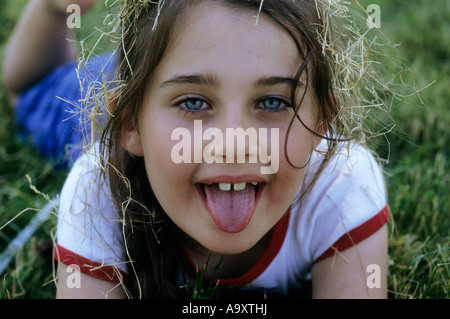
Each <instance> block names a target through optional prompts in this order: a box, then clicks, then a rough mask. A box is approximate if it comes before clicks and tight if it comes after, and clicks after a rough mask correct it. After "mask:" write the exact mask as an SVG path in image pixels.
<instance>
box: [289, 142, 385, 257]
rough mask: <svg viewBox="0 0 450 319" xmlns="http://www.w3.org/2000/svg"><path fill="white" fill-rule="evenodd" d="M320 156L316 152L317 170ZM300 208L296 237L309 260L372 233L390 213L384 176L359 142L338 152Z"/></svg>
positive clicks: (312, 164) (314, 163)
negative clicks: (301, 243)
mask: <svg viewBox="0 0 450 319" xmlns="http://www.w3.org/2000/svg"><path fill="white" fill-rule="evenodd" d="M321 156H323V155H318V154H315V155H314V156H313V158H312V160H311V168H312V169H313V170H314V166H316V167H317V166H318V165H319V164H320V161H321V158H320V157H321ZM299 209H300V211H301V212H300V214H301V216H299V225H298V232H297V236H298V240H299V241H302V242H303V244H304V245H302V246H303V248H304V249H305V251H304V253H306V256H305V257H306V258H307V259H309V261H310V262H311V263H314V262H317V261H319V260H321V259H324V258H326V257H329V256H332V255H333V254H335V253H336V251H343V250H345V249H347V248H349V247H351V246H353V245H355V244H357V243H359V242H361V241H363V240H364V239H366V238H368V237H369V236H370V235H372V234H374V233H375V232H376V231H377V230H378V229H380V228H381V227H382V226H383V225H384V224H385V223H386V222H387V221H388V218H389V216H390V212H389V208H388V205H387V196H386V190H385V184H384V178H383V174H382V171H381V168H380V166H379V165H378V163H377V162H376V160H375V158H374V156H373V155H372V154H371V153H370V151H369V150H368V149H366V148H364V147H362V146H360V145H357V144H351V146H350V147H349V148H343V149H342V150H340V151H339V153H338V154H337V155H336V156H335V157H333V159H332V160H331V161H330V162H329V164H328V165H327V167H326V168H325V169H324V171H323V172H322V173H321V175H320V177H319V178H318V180H317V181H316V183H315V184H314V186H313V188H312V189H311V191H310V192H309V193H308V195H307V196H306V197H305V199H304V200H303V201H302V203H301V204H300V208H299ZM305 245H306V247H305Z"/></svg>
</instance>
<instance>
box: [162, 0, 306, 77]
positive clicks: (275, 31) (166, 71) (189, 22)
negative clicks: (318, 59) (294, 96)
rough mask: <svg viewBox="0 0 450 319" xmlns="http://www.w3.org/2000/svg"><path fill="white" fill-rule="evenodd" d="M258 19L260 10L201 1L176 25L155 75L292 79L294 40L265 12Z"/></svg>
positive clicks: (296, 57) (295, 57)
mask: <svg viewBox="0 0 450 319" xmlns="http://www.w3.org/2000/svg"><path fill="white" fill-rule="evenodd" d="M257 15H258V12H257V10H254V11H253V10H250V9H231V8H229V7H226V6H223V5H221V4H218V3H211V2H209V1H203V2H201V3H200V4H198V5H196V6H194V7H193V8H191V9H189V12H187V13H186V14H185V15H184V17H183V18H182V19H181V21H178V23H177V26H176V28H175V30H174V33H173V35H172V38H171V41H170V43H169V46H168V48H167V50H166V52H165V55H164V57H163V59H162V60H161V63H160V66H158V68H157V70H156V71H158V72H159V73H160V74H159V75H166V76H171V75H173V73H176V72H180V71H181V72H194V71H204V72H208V73H214V74H215V73H221V72H225V73H230V72H236V71H240V72H238V73H245V72H247V73H248V72H250V73H274V72H275V73H278V74H277V75H279V76H293V74H295V72H296V71H297V69H298V66H299V65H300V57H299V54H298V50H297V46H296V44H295V42H294V40H293V39H292V38H291V36H290V35H289V34H288V33H287V32H286V31H285V30H283V29H282V27H281V26H279V25H278V24H276V23H275V22H273V21H271V20H270V19H269V18H267V17H266V16H265V15H264V14H260V15H259V17H258V20H257ZM199 69H201V70H199Z"/></svg>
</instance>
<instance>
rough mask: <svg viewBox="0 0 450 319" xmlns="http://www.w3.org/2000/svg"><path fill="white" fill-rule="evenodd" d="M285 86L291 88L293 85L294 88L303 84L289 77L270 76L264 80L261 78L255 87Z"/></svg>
mask: <svg viewBox="0 0 450 319" xmlns="http://www.w3.org/2000/svg"><path fill="white" fill-rule="evenodd" d="M280 84H281V85H287V86H289V87H292V86H293V85H296V86H303V83H302V82H301V81H299V80H296V79H294V78H289V77H282V76H270V77H266V78H261V79H259V80H258V81H257V82H256V85H255V86H257V87H259V86H274V85H280Z"/></svg>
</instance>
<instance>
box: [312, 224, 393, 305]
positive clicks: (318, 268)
mask: <svg viewBox="0 0 450 319" xmlns="http://www.w3.org/2000/svg"><path fill="white" fill-rule="evenodd" d="M387 244H388V239H387V226H386V225H384V226H383V227H382V228H381V229H380V230H378V231H377V232H376V233H374V234H373V235H371V236H370V237H368V238H367V239H365V240H363V241H362V242H360V243H358V244H357V245H355V246H353V247H351V248H349V249H346V250H345V251H343V252H341V253H339V254H337V255H336V256H332V257H328V258H326V259H324V260H321V261H319V262H318V263H316V264H315V265H314V266H313V268H312V273H311V275H312V284H313V298H386V297H387ZM370 264H376V265H379V267H380V273H379V274H380V276H381V278H380V279H381V280H380V288H369V287H368V286H367V284H366V281H367V277H368V276H371V274H372V272H367V266H368V265H370ZM373 274H375V272H373ZM374 276H375V275H374Z"/></svg>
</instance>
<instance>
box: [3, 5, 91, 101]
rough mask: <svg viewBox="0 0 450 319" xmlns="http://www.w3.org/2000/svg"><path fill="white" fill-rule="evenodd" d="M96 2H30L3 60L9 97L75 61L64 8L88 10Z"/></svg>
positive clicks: (5, 83) (4, 78)
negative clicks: (67, 63)
mask: <svg viewBox="0 0 450 319" xmlns="http://www.w3.org/2000/svg"><path fill="white" fill-rule="evenodd" d="M95 2H96V1H95V0H78V1H77V0H30V2H29V3H28V4H27V6H26V8H25V10H24V12H23V13H22V16H21V17H20V19H19V22H18V24H17V25H16V27H15V30H14V32H13V34H12V36H11V38H10V40H9V43H8V46H7V48H6V52H5V58H4V61H3V83H4V85H5V87H6V89H7V90H8V93H9V94H10V96H11V98H12V99H14V98H15V97H16V96H17V94H19V93H20V92H21V91H23V90H24V89H26V88H27V87H29V86H30V85H32V84H34V83H35V82H37V81H38V80H40V79H41V78H42V77H43V76H45V75H46V74H48V73H49V72H50V71H52V70H53V69H54V68H55V67H57V66H58V65H61V64H63V63H65V62H69V61H73V60H75V59H76V56H77V52H76V47H75V45H74V43H72V42H71V41H69V40H68V39H72V38H73V32H72V30H71V29H69V28H68V27H67V17H68V14H70V13H66V8H67V5H69V4H70V3H76V4H79V5H80V7H81V9H82V11H87V10H88V9H90V8H91V7H92V6H93V5H94V4H95Z"/></svg>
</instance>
